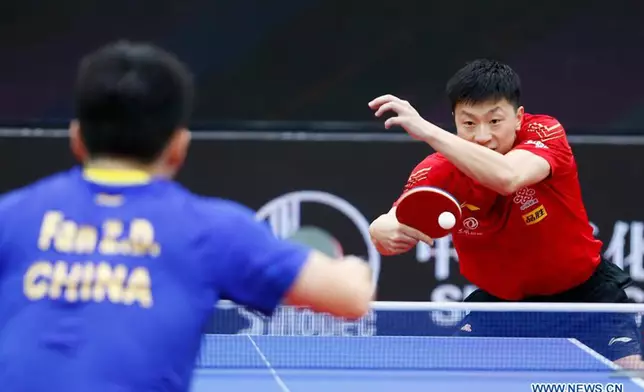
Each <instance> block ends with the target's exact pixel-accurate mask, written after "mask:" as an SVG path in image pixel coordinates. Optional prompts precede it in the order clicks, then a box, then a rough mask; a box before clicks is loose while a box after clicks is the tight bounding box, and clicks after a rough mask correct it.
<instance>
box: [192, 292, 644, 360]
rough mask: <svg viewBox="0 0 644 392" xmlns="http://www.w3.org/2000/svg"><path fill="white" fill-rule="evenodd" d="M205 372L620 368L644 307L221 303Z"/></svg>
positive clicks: (634, 348)
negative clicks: (349, 313) (329, 309)
mask: <svg viewBox="0 0 644 392" xmlns="http://www.w3.org/2000/svg"><path fill="white" fill-rule="evenodd" d="M217 308H218V309H217V312H215V315H214V317H213V318H212V320H211V322H210V323H209V325H208V328H207V331H206V332H207V334H206V335H205V337H204V340H203V344H202V348H201V352H200V355H199V357H198V361H197V365H198V367H199V368H202V369H260V368H261V369H265V368H267V367H269V368H273V369H347V370H374V369H377V370H380V369H381V370H439V371H446V370H447V371H478V370H480V371H492V370H494V371H500V370H501V371H503V370H505V371H547V372H552V371H575V372H579V371H583V372H588V371H591V372H595V371H615V370H619V368H618V367H617V366H616V365H615V364H614V363H613V360H615V359H618V358H621V357H624V356H627V355H633V354H635V355H639V352H640V348H641V341H642V339H641V332H640V331H641V329H640V325H641V315H642V314H644V305H640V304H561V303H469V304H465V303H435V302H434V303H422V302H412V303H406V302H375V303H373V306H372V309H371V311H370V312H369V314H368V315H366V316H365V317H363V318H362V319H359V320H354V321H350V320H344V319H339V318H335V317H332V316H330V315H326V314H316V313H314V312H312V311H310V310H307V309H301V308H299V309H298V308H293V307H286V306H285V307H281V308H279V309H278V310H277V311H276V312H275V314H274V315H273V316H272V317H270V318H267V317H263V316H261V315H259V314H257V313H254V312H251V311H249V310H247V309H244V308H242V307H239V306H236V305H234V304H232V303H230V302H221V303H219V304H218V305H217Z"/></svg>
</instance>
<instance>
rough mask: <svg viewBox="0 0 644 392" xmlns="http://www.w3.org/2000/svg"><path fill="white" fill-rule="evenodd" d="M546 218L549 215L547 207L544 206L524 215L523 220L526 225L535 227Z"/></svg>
mask: <svg viewBox="0 0 644 392" xmlns="http://www.w3.org/2000/svg"><path fill="white" fill-rule="evenodd" d="M546 216H548V213H547V212H546V207H544V206H543V204H542V205H540V206H539V207H537V208H535V209H534V210H532V211H530V212H528V213H527V214H525V215H523V216H522V218H523V221H524V222H525V224H526V225H528V226H530V225H534V224H535V223H539V222H541V221H542V220H543V219H544V218H545V217H546Z"/></svg>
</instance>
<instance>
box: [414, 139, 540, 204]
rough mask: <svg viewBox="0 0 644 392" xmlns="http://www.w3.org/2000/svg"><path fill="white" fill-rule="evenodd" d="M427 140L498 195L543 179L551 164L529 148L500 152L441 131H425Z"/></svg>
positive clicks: (507, 193)
mask: <svg viewBox="0 0 644 392" xmlns="http://www.w3.org/2000/svg"><path fill="white" fill-rule="evenodd" d="M428 135H429V136H428V139H427V143H428V144H430V145H431V146H432V147H433V148H434V149H436V150H437V151H439V152H441V153H442V154H443V155H444V156H445V157H447V159H449V160H450V162H452V163H453V164H454V166H456V167H457V168H458V169H459V170H461V171H462V172H463V173H465V175H467V176H468V177H470V178H472V179H474V180H476V181H478V182H479V183H480V184H481V185H483V186H485V187H487V188H490V189H492V190H493V191H495V192H497V193H499V194H501V195H510V194H512V193H514V192H516V191H517V190H519V189H521V188H523V187H525V186H528V185H532V184H536V183H538V182H541V181H543V180H544V179H546V178H547V177H548V176H549V175H550V172H551V165H550V162H548V160H547V159H544V157H543V156H540V155H537V154H535V153H534V152H533V151H531V150H530V149H521V148H517V149H514V150H512V151H510V152H508V153H507V154H505V155H503V154H500V153H498V152H496V151H493V150H490V149H489V148H486V147H483V146H480V145H478V144H476V143H472V142H469V141H467V140H464V139H461V138H460V137H458V136H456V135H454V134H451V133H449V132H446V131H443V130H442V129H439V130H434V131H433V132H430V133H428Z"/></svg>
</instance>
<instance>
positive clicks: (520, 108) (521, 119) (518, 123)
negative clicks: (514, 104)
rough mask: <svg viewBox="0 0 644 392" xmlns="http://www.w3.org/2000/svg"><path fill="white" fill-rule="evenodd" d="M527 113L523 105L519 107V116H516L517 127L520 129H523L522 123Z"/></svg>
mask: <svg viewBox="0 0 644 392" xmlns="http://www.w3.org/2000/svg"><path fill="white" fill-rule="evenodd" d="M524 114H525V108H524V107H523V106H519V107H518V108H517V116H516V121H517V124H516V127H515V129H516V130H517V131H518V130H520V129H521V124H523V115H524Z"/></svg>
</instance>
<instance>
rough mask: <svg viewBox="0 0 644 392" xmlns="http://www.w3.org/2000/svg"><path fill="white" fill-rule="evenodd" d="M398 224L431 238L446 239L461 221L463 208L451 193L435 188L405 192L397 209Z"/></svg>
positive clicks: (421, 188)
mask: <svg viewBox="0 0 644 392" xmlns="http://www.w3.org/2000/svg"><path fill="white" fill-rule="evenodd" d="M396 218H397V219H398V222H400V223H402V224H404V225H407V226H409V227H411V228H414V229H416V230H418V231H420V232H421V233H423V234H425V235H427V236H429V237H431V238H434V239H436V238H441V237H445V236H446V235H447V234H449V232H450V231H451V229H453V228H454V227H455V226H456V222H458V221H459V220H460V219H461V206H460V205H459V204H458V201H457V200H456V199H455V198H454V197H453V196H452V195H450V194H449V193H447V192H445V191H444V190H442V189H439V188H434V187H429V186H425V187H418V188H414V189H412V190H410V191H407V192H405V193H404V194H403V195H402V196H401V197H400V199H399V200H398V205H397V207H396Z"/></svg>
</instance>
